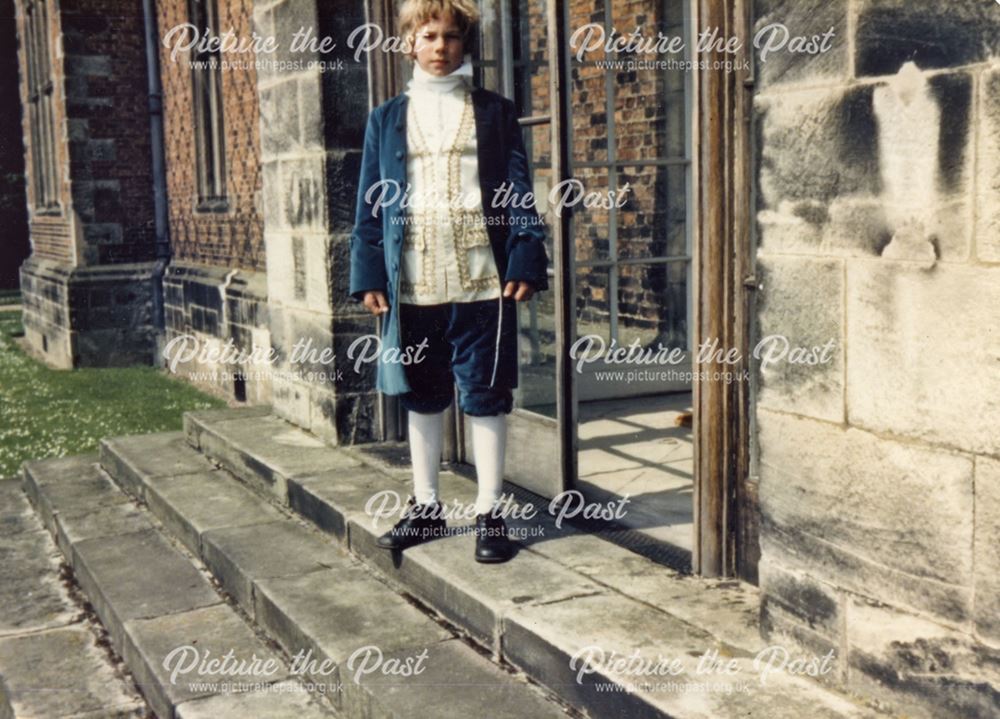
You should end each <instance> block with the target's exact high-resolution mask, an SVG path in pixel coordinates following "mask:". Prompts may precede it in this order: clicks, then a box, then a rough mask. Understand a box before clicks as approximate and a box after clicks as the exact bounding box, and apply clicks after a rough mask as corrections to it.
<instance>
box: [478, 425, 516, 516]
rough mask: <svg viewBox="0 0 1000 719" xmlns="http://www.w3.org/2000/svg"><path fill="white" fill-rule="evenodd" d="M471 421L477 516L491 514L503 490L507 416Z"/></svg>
mask: <svg viewBox="0 0 1000 719" xmlns="http://www.w3.org/2000/svg"><path fill="white" fill-rule="evenodd" d="M469 419H470V420H471V421H472V453H473V455H474V457H475V460H476V480H477V482H478V484H479V493H478V495H477V496H476V514H488V513H489V512H490V510H492V509H493V506H494V505H495V504H496V503H497V502H498V501H500V493H501V491H502V490H503V459H504V450H505V449H506V447H507V415H505V414H498V415H496V416H493V417H469Z"/></svg>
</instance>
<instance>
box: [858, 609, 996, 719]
mask: <svg viewBox="0 0 1000 719" xmlns="http://www.w3.org/2000/svg"><path fill="white" fill-rule="evenodd" d="M847 611H848V617H849V620H848V622H847V647H848V655H849V663H850V666H849V669H848V686H849V687H850V688H852V689H855V690H860V691H863V692H865V693H866V694H868V695H871V696H875V697H877V698H879V699H882V700H884V701H885V702H887V703H888V704H890V705H891V706H893V707H894V709H895V711H896V712H898V713H900V714H905V715H906V716H914V717H922V718H926V719H938V718H939V717H948V718H951V719H980V718H982V719H986V718H987V717H995V716H997V712H998V711H1000V650H997V649H990V648H988V647H985V646H983V645H982V644H977V643H975V642H974V641H972V640H971V639H970V638H969V637H968V635H965V634H962V633H959V632H954V631H950V630H948V629H946V628H944V627H942V626H940V625H938V624H935V623H933V622H930V621H927V620H926V619H924V618H921V617H917V616H914V615H911V614H906V613H903V612H901V611H899V610H897V609H894V608H892V607H889V606H886V605H884V604H880V603H877V602H872V601H865V600H863V599H860V598H854V599H852V600H851V602H850V604H849V606H848V608H847Z"/></svg>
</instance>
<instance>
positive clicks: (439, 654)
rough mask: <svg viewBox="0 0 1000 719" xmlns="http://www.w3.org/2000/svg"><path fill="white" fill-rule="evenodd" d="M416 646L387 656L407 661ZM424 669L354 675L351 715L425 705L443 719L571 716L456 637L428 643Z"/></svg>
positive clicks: (382, 717)
mask: <svg viewBox="0 0 1000 719" xmlns="http://www.w3.org/2000/svg"><path fill="white" fill-rule="evenodd" d="M412 656H413V652H412V651H411V652H393V653H390V652H387V653H386V657H385V661H386V662H388V661H392V660H394V659H395V660H398V661H401V662H405V661H406V660H407V659H408V658H410V657H412ZM420 666H421V667H422V669H423V671H421V672H420V673H419V674H416V675H414V676H409V677H397V676H391V675H384V674H381V673H372V674H366V675H363V676H362V677H361V681H360V690H358V689H356V687H355V686H354V684H353V681H352V679H353V677H349V678H348V679H347V682H345V686H346V690H345V700H346V701H345V703H346V704H347V711H348V712H349V714H348V715H349V716H364V717H371V719H376V718H377V719H403V718H404V717H410V716H413V708H414V707H426V708H427V710H428V711H433V714H434V716H435V717H440V719H465V718H466V717H470V716H477V715H481V714H483V713H484V711H485V712H487V713H488V714H489V716H490V717H491V718H492V717H496V719H521V718H522V717H532V719H534V718H535V717H538V718H539V719H556V718H557V717H567V716H569V715H568V714H567V713H566V712H565V711H563V709H562V708H561V707H560V706H559V705H558V704H556V703H554V702H552V701H549V700H547V699H545V698H543V697H542V696H541V694H540V693H537V692H535V691H532V690H531V688H530V687H529V686H528V684H527V682H524V681H521V680H519V679H517V678H515V677H514V676H512V675H510V674H508V673H507V672H505V671H503V670H502V669H500V668H499V667H498V666H496V665H495V664H493V663H491V662H490V661H489V660H488V659H486V658H485V657H483V656H481V655H480V654H478V653H477V652H476V651H475V650H473V649H472V648H470V647H468V646H467V645H465V644H463V643H462V642H461V641H459V640H457V639H453V640H451V641H447V642H441V643H438V644H433V645H430V646H428V647H427V656H426V657H425V658H424V659H423V660H422V662H421V665H420Z"/></svg>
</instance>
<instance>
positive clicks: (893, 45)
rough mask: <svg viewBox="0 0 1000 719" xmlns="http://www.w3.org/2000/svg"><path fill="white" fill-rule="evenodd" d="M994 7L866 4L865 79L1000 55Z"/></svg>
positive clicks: (862, 5)
mask: <svg viewBox="0 0 1000 719" xmlns="http://www.w3.org/2000/svg"><path fill="white" fill-rule="evenodd" d="M995 11H996V8H995V7H994V4H993V3H985V2H984V3H947V4H945V3H941V4H929V5H923V4H920V5H917V4H914V3H911V2H907V0H860V2H858V4H857V10H856V12H857V13H858V18H857V30H856V35H855V44H854V48H855V49H854V51H855V67H856V73H857V74H858V75H859V76H865V75H891V74H893V73H895V72H896V71H897V70H899V67H900V66H901V65H902V64H903V63H904V62H907V61H911V60H912V61H914V62H916V63H917V65H919V66H920V67H921V68H926V69H930V68H945V67H958V66H960V65H967V64H971V63H974V62H979V61H982V60H985V59H986V58H988V57H990V56H991V55H996V54H997V53H998V52H1000V40H998V38H1000V17H998V16H997V13H996V12H995Z"/></svg>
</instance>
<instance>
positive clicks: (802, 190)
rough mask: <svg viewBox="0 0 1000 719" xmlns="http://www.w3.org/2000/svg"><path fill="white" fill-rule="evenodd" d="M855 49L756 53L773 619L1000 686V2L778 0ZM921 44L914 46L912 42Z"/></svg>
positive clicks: (766, 515) (765, 517)
mask: <svg viewBox="0 0 1000 719" xmlns="http://www.w3.org/2000/svg"><path fill="white" fill-rule="evenodd" d="M756 15H757V26H758V27H763V26H764V25H766V24H768V23H771V22H782V23H785V24H786V25H787V26H788V27H789V28H796V32H800V33H821V32H824V31H825V30H827V29H828V28H829V27H830V26H831V25H832V26H834V27H835V29H836V33H837V35H836V38H837V41H836V43H835V45H834V47H833V49H832V50H831V51H830V52H828V53H826V54H823V55H817V56H814V57H809V56H798V57H789V56H787V55H781V54H777V55H775V56H773V57H772V59H769V60H768V61H767V62H766V63H759V69H758V71H757V76H758V81H759V83H760V85H759V91H758V92H757V95H756V99H755V108H756V118H755V123H756V126H757V138H758V140H757V141H758V147H757V149H756V156H757V158H758V163H759V164H758V166H757V172H758V176H757V193H758V200H759V202H758V208H757V221H758V235H759V254H758V276H759V277H760V282H761V288H762V289H761V291H760V297H759V314H758V325H759V326H758V333H757V334H758V336H759V337H764V336H768V335H772V334H780V335H785V336H787V337H788V339H789V341H790V342H791V344H792V345H793V346H810V347H814V346H821V345H823V344H825V343H826V342H827V341H828V340H833V342H834V351H833V353H832V355H831V360H830V362H829V363H827V364H824V365H814V366H802V365H794V364H790V363H787V362H785V363H777V364H774V365H771V366H767V367H761V368H760V370H759V374H758V377H759V384H760V389H759V394H758V401H757V406H756V422H757V426H758V429H759V432H758V443H759V474H760V503H761V512H762V516H761V550H762V560H761V563H760V586H761V591H762V596H763V605H762V626H763V628H764V630H765V633H766V634H767V635H768V636H769V637H773V638H778V637H791V638H793V639H794V640H796V641H798V642H801V643H802V644H804V645H806V646H808V647H811V648H812V649H813V650H815V651H816V652H819V653H825V652H826V651H828V650H831V649H832V650H834V651H835V652H836V654H837V657H838V662H839V666H838V671H837V673H836V674H835V675H834V676H831V677H827V678H826V680H828V681H834V682H837V683H839V684H843V685H845V686H847V687H848V688H850V689H852V690H857V691H859V692H861V693H864V694H867V695H875V696H878V697H883V698H885V699H886V700H887V701H889V702H891V703H893V704H894V705H895V706H896V707H897V709H898V710H899V711H902V712H904V713H907V715H911V716H925V717H931V716H934V717H945V716H954V717H965V718H967V717H980V716H982V717H986V716H995V715H996V701H997V699H996V697H997V696H998V693H997V692H998V687H1000V671H998V669H997V667H998V666H1000V663H998V657H1000V600H998V597H1000V582H998V580H997V577H998V576H1000V554H998V553H997V547H998V546H1000V445H998V443H997V441H996V432H995V430H994V429H993V428H994V427H996V426H997V424H998V423H1000V403H998V401H997V397H1000V379H998V378H1000V374H998V373H997V371H996V370H997V356H998V355H997V348H998V344H997V342H998V338H997V335H996V327H997V321H996V317H997V312H996V307H997V306H998V303H1000V289H998V288H1000V263H998V262H1000V253H998V251H997V248H998V242H997V237H998V236H1000V235H998V233H997V227H998V225H1000V202H998V200H997V193H996V188H997V187H998V186H1000V162H998V161H997V157H998V153H1000V139H998V138H1000V68H998V66H997V64H996V61H995V59H994V58H995V57H996V53H997V38H998V37H1000V8H998V7H996V5H995V3H977V2H955V3H947V4H933V3H907V2H903V1H902V0H850V1H849V0H839V1H838V2H828V3H827V2H824V3H792V2H784V1H782V0H759V1H758V2H757V3H756ZM908 63H912V64H908Z"/></svg>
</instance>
